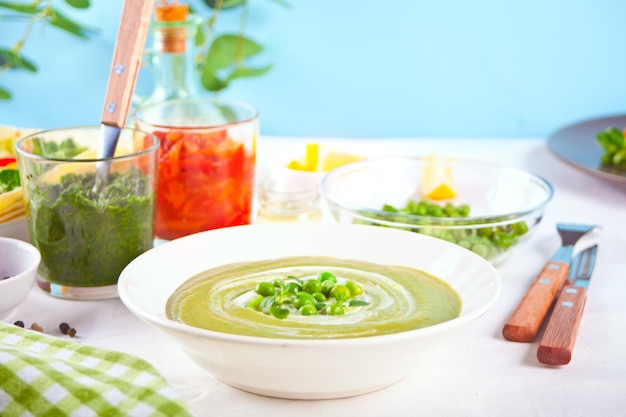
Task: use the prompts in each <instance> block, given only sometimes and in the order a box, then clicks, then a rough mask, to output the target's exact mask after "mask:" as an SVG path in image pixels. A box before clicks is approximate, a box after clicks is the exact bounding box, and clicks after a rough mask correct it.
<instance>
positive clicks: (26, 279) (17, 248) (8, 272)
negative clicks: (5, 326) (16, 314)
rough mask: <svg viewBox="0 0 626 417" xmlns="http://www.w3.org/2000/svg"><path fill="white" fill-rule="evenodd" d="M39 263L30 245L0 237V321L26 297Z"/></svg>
mask: <svg viewBox="0 0 626 417" xmlns="http://www.w3.org/2000/svg"><path fill="white" fill-rule="evenodd" d="M40 261H41V255H40V253H39V251H38V250H37V248H35V247H34V246H33V245H31V244H30V243H27V242H24V241H22V240H19V239H12V238H8V237H0V320H4V319H6V318H8V317H9V316H10V315H11V313H12V312H13V310H15V309H16V308H17V306H19V305H20V304H21V303H22V302H23V301H24V300H25V299H26V297H28V294H29V293H30V290H31V289H32V288H33V285H34V284H35V278H36V276H37V268H38V267H39V262H40ZM6 277H9V278H6Z"/></svg>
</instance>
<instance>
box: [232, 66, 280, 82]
mask: <svg viewBox="0 0 626 417" xmlns="http://www.w3.org/2000/svg"><path fill="white" fill-rule="evenodd" d="M271 69H272V66H271V65H266V66H264V67H260V68H250V67H237V68H235V69H234V70H233V71H232V72H231V73H230V74H228V76H227V77H226V80H227V81H232V80H235V79H237V78H245V77H258V76H260V75H263V74H265V73H267V72H268V71H269V70H271Z"/></svg>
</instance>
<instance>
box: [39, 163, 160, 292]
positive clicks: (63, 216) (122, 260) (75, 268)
mask: <svg viewBox="0 0 626 417" xmlns="http://www.w3.org/2000/svg"><path fill="white" fill-rule="evenodd" d="M94 183H95V174H94V173H87V174H74V173H72V174H66V175H64V176H62V177H61V179H60V182H58V183H47V182H38V181H32V182H30V183H29V189H28V192H29V194H30V196H29V201H28V204H29V207H28V214H29V215H28V227H29V231H30V236H31V240H33V243H34V244H35V245H36V246H37V248H38V249H39V251H40V252H41V264H40V268H39V275H40V276H41V277H42V278H44V279H45V280H47V281H49V282H52V283H55V284H59V285H65V286H73V287H97V286H103V285H114V284H116V283H117V279H118V277H119V274H120V273H121V272H122V269H124V268H125V267H126V265H128V263H130V261H132V260H133V259H134V258H136V257H137V256H138V255H140V254H142V253H143V252H145V251H147V250H148V249H150V248H152V244H153V236H154V229H153V224H152V219H153V210H154V196H153V192H152V190H151V187H150V183H149V178H148V177H147V176H145V175H144V174H143V173H142V172H141V171H140V170H138V169H134V170H131V171H129V172H126V173H123V174H120V173H115V172H112V173H110V177H109V183H108V184H107V186H106V187H105V188H104V189H102V190H99V191H97V192H94V191H93V188H94Z"/></svg>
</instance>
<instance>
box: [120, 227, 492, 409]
mask: <svg viewBox="0 0 626 417" xmlns="http://www.w3.org/2000/svg"><path fill="white" fill-rule="evenodd" d="M500 287H501V284H500V277H499V275H498V273H497V272H496V270H495V269H494V268H493V267H492V266H491V265H490V264H489V262H487V261H486V260H485V259H483V258H481V257H480V256H478V255H477V254H475V253H473V252H471V251H469V250H466V249H464V248H462V247H460V246H458V245H454V244H452V243H450V242H446V241H444V240H441V239H436V238H433V237H430V236H425V235H421V234H417V233H410V232H407V231H402V230H396V229H386V228H380V227H375V226H369V225H353V224H305V223H302V224H258V225H246V226H236V227H229V228H223V229H215V230H211V231H208V232H202V233H198V234H194V235H190V236H186V237H183V238H180V239H176V240H173V241H170V242H168V243H165V244H163V245H161V246H158V247H156V248H154V249H151V250H150V251H148V252H146V253H144V254H142V255H140V256H139V257H137V258H136V259H135V260H133V261H132V262H131V263H130V264H129V265H128V266H127V267H126V268H125V269H124V270H123V271H122V273H121V275H120V278H119V281H118V292H119V294H120V298H121V299H122V301H123V302H124V304H125V305H126V306H127V307H128V308H129V309H130V310H131V311H132V312H133V313H134V314H136V315H137V316H138V317H139V318H141V319H143V320H144V321H145V322H147V323H148V324H150V325H152V326H154V327H156V328H157V329H159V330H161V331H164V332H165V333H167V334H168V335H169V336H171V338H172V341H173V342H174V343H177V344H178V345H179V346H180V347H181V348H182V350H183V351H184V352H185V353H186V354H187V355H188V356H189V357H190V358H191V360H193V361H194V362H195V363H197V364H198V365H199V366H200V367H202V368H204V369H205V370H207V371H208V372H210V373H211V374H212V375H213V376H215V377H216V378H217V379H219V380H221V381H223V382H224V383H226V384H229V385H231V386H233V387H236V388H239V389H242V390H244V391H248V392H253V393H256V394H261V395H267V396H272V397H280V398H291V399H329V398H341V397H349V396H354V395H360V394H364V393H368V392H371V391H374V390H378V389H381V388H383V387H386V386H389V385H391V384H393V383H395V382H397V381H399V380H400V379H402V378H403V377H405V376H407V375H409V374H410V373H412V372H417V371H419V370H420V369H421V368H423V367H425V366H428V360H429V358H430V357H432V355H431V353H432V352H434V350H436V349H440V348H441V347H442V344H445V343H446V340H448V339H450V337H451V336H453V335H454V334H455V333H456V332H457V331H459V330H461V329H464V328H465V327H466V326H468V325H469V324H470V323H472V322H474V321H475V320H477V319H478V318H479V317H481V316H482V315H483V314H485V313H486V312H487V311H488V310H489V308H490V307H491V306H492V305H493V304H494V303H495V301H496V299H497V297H498V295H499V293H500Z"/></svg>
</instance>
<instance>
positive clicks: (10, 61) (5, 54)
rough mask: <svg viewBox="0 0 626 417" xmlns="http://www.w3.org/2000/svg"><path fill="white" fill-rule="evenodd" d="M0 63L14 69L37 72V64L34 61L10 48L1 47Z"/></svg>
mask: <svg viewBox="0 0 626 417" xmlns="http://www.w3.org/2000/svg"><path fill="white" fill-rule="evenodd" d="M0 63H1V64H2V66H8V67H10V68H14V69H23V70H26V71H29V72H37V66H36V65H35V64H34V63H33V62H32V61H30V60H29V59H26V58H24V57H23V56H22V55H20V54H18V53H17V52H15V51H13V50H10V49H4V48H0Z"/></svg>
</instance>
